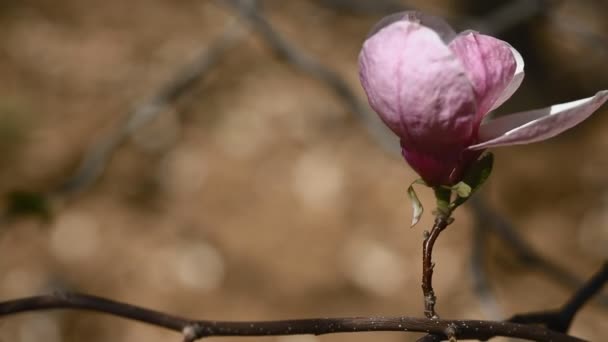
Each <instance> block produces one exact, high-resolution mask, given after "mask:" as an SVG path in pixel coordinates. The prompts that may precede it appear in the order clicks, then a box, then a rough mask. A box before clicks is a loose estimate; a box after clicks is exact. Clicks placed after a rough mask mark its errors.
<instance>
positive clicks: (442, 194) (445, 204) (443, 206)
mask: <svg viewBox="0 0 608 342" xmlns="http://www.w3.org/2000/svg"><path fill="white" fill-rule="evenodd" d="M433 190H434V191H435V199H436V200H437V212H436V213H435V215H442V216H444V217H449V216H450V214H451V208H450V200H451V198H452V189H451V188H447V187H443V186H438V187H435V188H433Z"/></svg>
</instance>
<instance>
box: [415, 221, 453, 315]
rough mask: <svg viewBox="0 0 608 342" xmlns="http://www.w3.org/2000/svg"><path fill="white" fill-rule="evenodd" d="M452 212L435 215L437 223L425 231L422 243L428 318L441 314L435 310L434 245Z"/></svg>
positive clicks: (423, 284)
mask: <svg viewBox="0 0 608 342" xmlns="http://www.w3.org/2000/svg"><path fill="white" fill-rule="evenodd" d="M450 215H451V212H450V211H449V210H448V211H447V212H444V211H443V210H441V209H440V210H438V212H437V215H436V217H435V224H433V228H431V231H430V232H429V231H425V232H424V241H423V243H422V293H423V295H424V314H425V316H426V317H428V318H432V319H438V318H439V316H438V315H437V312H435V303H436V302H437V297H436V296H435V291H434V290H433V268H434V267H435V263H433V260H432V255H433V246H434V245H435V241H436V240H437V237H439V234H440V233H441V232H442V231H443V230H444V229H445V228H446V227H447V226H448V225H449V224H450V223H452V221H453V219H452V218H451V217H450Z"/></svg>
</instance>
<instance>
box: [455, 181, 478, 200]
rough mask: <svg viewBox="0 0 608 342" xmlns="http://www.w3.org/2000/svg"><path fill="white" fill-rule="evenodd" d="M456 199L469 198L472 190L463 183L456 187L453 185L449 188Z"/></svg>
mask: <svg viewBox="0 0 608 342" xmlns="http://www.w3.org/2000/svg"><path fill="white" fill-rule="evenodd" d="M451 189H452V190H453V191H454V192H456V195H458V197H462V198H467V197H469V196H471V192H472V191H473V189H472V188H471V187H470V186H469V185H468V184H467V183H465V182H458V183H457V184H456V185H453V186H452V188H451Z"/></svg>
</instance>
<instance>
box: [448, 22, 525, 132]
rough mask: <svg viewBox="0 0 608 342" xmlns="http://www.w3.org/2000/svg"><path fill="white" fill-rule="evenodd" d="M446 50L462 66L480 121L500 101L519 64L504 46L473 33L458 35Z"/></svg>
mask: <svg viewBox="0 0 608 342" xmlns="http://www.w3.org/2000/svg"><path fill="white" fill-rule="evenodd" d="M449 47H450V50H452V52H453V53H454V54H455V55H456V56H457V57H458V59H459V60H460V62H461V63H462V65H463V66H464V69H465V72H466V74H467V77H468V78H469V81H470V82H471V84H472V86H473V89H474V91H475V96H476V98H477V110H478V113H477V116H478V120H481V118H482V117H483V116H484V115H485V114H486V113H488V112H489V111H490V110H491V108H492V107H493V105H494V104H495V103H496V102H497V101H498V100H502V96H503V94H504V92H505V90H506V89H507V87H508V86H510V85H511V84H512V81H513V76H514V75H515V73H516V70H517V67H518V66H521V67H523V64H520V65H518V61H517V58H518V57H520V56H519V54H517V55H516V54H515V53H514V51H513V50H514V49H513V48H512V47H511V45H509V44H508V43H507V42H504V41H502V40H500V39H496V38H494V37H491V36H486V35H483V34H480V33H477V32H474V31H468V32H463V33H461V34H460V35H458V37H456V38H455V39H454V40H452V42H450V44H449ZM513 91H515V89H513ZM511 94H512V93H511ZM503 102H504V101H503Z"/></svg>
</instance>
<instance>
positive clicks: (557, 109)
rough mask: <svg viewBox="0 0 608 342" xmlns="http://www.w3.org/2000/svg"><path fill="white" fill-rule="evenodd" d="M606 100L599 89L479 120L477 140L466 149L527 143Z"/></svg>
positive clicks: (550, 134)
mask: <svg viewBox="0 0 608 342" xmlns="http://www.w3.org/2000/svg"><path fill="white" fill-rule="evenodd" d="M607 100H608V90H603V91H600V92H598V93H597V94H595V96H592V97H588V98H585V99H582V100H577V101H572V102H567V103H562V104H558V105H554V106H551V107H547V108H543V109H537V110H532V111H527V112H521V113H516V114H511V115H507V116H503V117H501V118H498V119H495V120H492V121H489V122H487V123H485V124H483V125H482V126H481V127H480V130H479V138H480V141H481V143H480V144H477V145H473V146H470V147H469V149H473V150H479V149H485V148H489V147H496V146H504V145H518V144H528V143H532V142H536V141H541V140H545V139H549V138H551V137H553V136H556V135H558V134H560V133H562V132H564V131H565V130H567V129H569V128H572V127H574V126H575V125H577V124H578V123H580V122H581V121H583V120H585V119H586V118H588V117H589V116H590V115H591V114H593V112H595V111H596V110H597V109H598V108H599V107H600V106H601V105H602V104H604V102H606V101H607Z"/></svg>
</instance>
